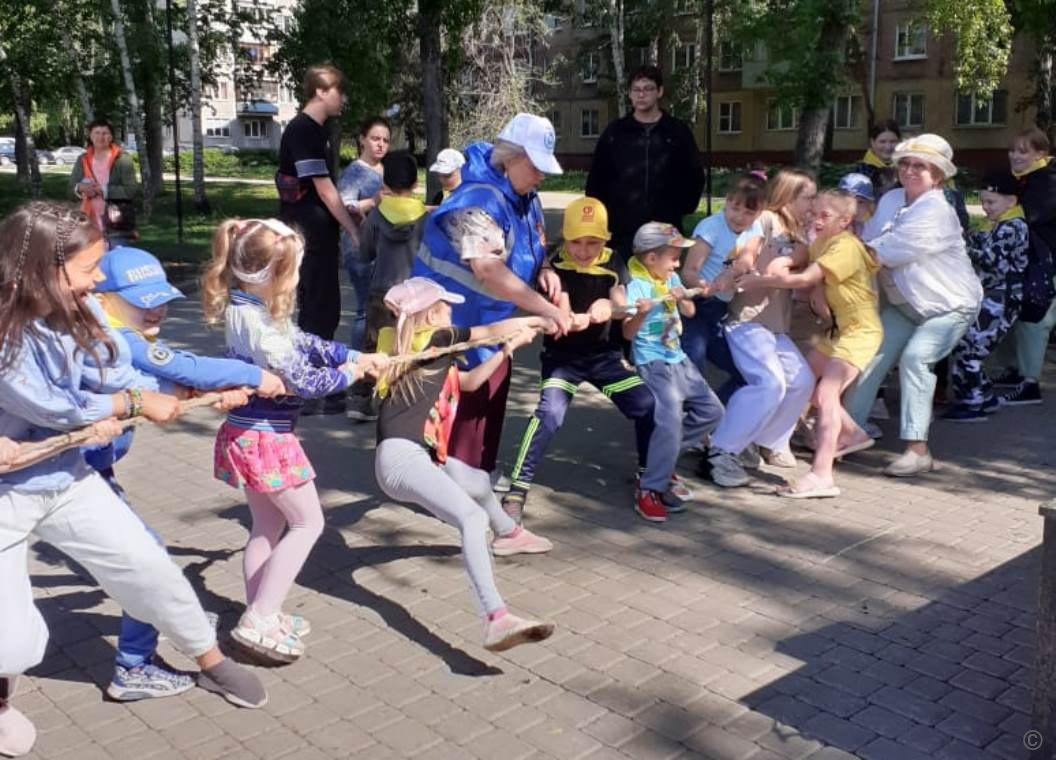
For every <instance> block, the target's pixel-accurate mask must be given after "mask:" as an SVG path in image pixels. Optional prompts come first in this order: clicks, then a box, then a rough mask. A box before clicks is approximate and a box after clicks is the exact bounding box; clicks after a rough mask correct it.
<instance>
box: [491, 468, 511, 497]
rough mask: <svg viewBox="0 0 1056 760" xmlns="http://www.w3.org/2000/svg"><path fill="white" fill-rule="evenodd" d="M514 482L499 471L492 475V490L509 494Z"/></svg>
mask: <svg viewBox="0 0 1056 760" xmlns="http://www.w3.org/2000/svg"><path fill="white" fill-rule="evenodd" d="M512 485H513V482H512V481H511V480H510V479H509V477H507V476H506V475H503V474H502V473H501V472H499V471H498V470H495V471H494V472H492V473H491V490H492V491H494V492H495V493H509V492H510V486H512Z"/></svg>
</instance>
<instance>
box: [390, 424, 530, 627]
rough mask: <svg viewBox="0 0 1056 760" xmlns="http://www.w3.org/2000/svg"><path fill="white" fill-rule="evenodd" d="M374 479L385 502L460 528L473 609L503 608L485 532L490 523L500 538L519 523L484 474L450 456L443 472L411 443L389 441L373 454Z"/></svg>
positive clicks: (404, 440) (488, 612) (400, 439)
mask: <svg viewBox="0 0 1056 760" xmlns="http://www.w3.org/2000/svg"><path fill="white" fill-rule="evenodd" d="M478 473H479V475H478ZM374 475H375V477H376V478H377V480H378V485H379V486H380V487H381V490H382V491H384V492H385V494H386V495H387V496H388V497H389V498H391V499H395V500H396V501H409V502H412V503H414V504H418V505H419V506H422V507H425V509H427V510H429V512H431V513H432V514H433V515H434V516H435V517H437V518H439V519H441V520H443V521H444V522H446V523H448V524H450V525H453V526H454V527H456V528H458V532H459V533H460V534H461V535H462V561H463V562H464V563H465V566H466V574H467V575H468V576H469V582H470V585H471V586H472V587H473V591H474V593H475V594H476V602H477V608H478V609H479V610H481V611H483V612H484V613H487V614H491V613H492V612H496V611H497V610H500V609H502V608H504V607H505V606H506V605H505V603H504V602H503V601H502V597H501V596H499V591H498V589H497V588H496V587H495V577H494V575H493V574H492V570H491V553H490V551H489V550H488V537H487V529H488V523H489V521H490V522H491V524H492V528H493V529H494V530H495V533H496V535H500V536H502V535H507V534H509V533H512V532H513V531H514V530H516V528H517V525H516V523H514V522H513V520H512V519H511V518H510V517H509V515H507V514H506V513H505V512H503V511H502V507H500V506H499V503H498V501H497V500H496V499H495V494H494V493H493V492H492V490H491V481H490V478H489V477H488V474H487V473H486V472H484V471H483V470H478V469H476V468H473V467H470V466H469V465H467V464H465V463H463V462H460V461H458V460H457V459H452V458H450V457H449V458H448V460H447V462H446V463H445V464H444V466H443V468H441V467H439V466H437V464H436V463H435V462H433V460H432V457H430V456H429V453H428V452H427V451H426V450H425V448H424V447H422V446H420V445H418V444H417V443H415V442H414V441H409V440H406V439H403V438H388V439H386V440H384V441H382V442H381V443H379V444H378V447H377V449H376V451H375V455H374Z"/></svg>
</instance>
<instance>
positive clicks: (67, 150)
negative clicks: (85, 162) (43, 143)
mask: <svg viewBox="0 0 1056 760" xmlns="http://www.w3.org/2000/svg"><path fill="white" fill-rule="evenodd" d="M82 153H84V148H82V147H80V146H79V145H63V146H62V147H61V148H57V149H56V150H53V151H52V152H51V155H52V156H53V157H54V159H55V163H56V164H58V165H59V166H64V165H66V164H73V163H74V162H76V161H77V160H78V159H80V157H81V154H82Z"/></svg>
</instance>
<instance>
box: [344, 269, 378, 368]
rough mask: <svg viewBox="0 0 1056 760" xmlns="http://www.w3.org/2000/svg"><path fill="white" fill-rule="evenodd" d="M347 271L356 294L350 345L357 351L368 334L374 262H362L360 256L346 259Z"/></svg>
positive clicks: (360, 348)
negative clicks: (368, 303)
mask: <svg viewBox="0 0 1056 760" xmlns="http://www.w3.org/2000/svg"><path fill="white" fill-rule="evenodd" d="M345 271H347V272H348V279H349V281H350V282H351V283H352V292H353V293H355V295H356V312H355V317H354V319H353V321H352V340H351V341H349V344H348V345H349V346H351V347H352V348H354V349H356V350H357V351H361V350H363V343H364V341H365V340H366V336H367V299H368V298H369V297H370V278H371V276H372V275H373V274H374V264H373V263H372V262H362V261H360V260H359V258H358V256H355V255H353V256H349V257H347V258H346V259H345Z"/></svg>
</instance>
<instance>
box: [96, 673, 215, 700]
mask: <svg viewBox="0 0 1056 760" xmlns="http://www.w3.org/2000/svg"><path fill="white" fill-rule="evenodd" d="M193 688H194V677H193V676H191V675H189V674H188V673H181V672H180V671H178V670H168V669H167V668H163V667H160V666H158V665H154V664H151V663H147V664H146V665H139V666H137V667H135V668H126V667H122V666H121V665H116V666H115V667H114V677H113V678H112V679H111V680H110V685H109V686H107V687H106V693H107V695H108V696H109V697H110V698H111V699H114V700H117V701H118V702H135V701H137V700H140V699H157V698H160V697H172V696H175V695H176V694H183V692H185V691H188V690H190V689H193Z"/></svg>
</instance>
